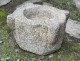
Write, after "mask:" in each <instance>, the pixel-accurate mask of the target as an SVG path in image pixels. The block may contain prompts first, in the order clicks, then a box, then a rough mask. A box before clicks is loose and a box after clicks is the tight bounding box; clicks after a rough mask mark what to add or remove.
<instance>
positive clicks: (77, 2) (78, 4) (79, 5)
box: [73, 0, 80, 11]
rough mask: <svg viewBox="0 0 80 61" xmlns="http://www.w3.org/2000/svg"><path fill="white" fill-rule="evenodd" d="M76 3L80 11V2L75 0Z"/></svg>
mask: <svg viewBox="0 0 80 61" xmlns="http://www.w3.org/2000/svg"><path fill="white" fill-rule="evenodd" d="M73 1H74V3H75V5H76V7H77V8H78V9H79V11H80V0H73Z"/></svg>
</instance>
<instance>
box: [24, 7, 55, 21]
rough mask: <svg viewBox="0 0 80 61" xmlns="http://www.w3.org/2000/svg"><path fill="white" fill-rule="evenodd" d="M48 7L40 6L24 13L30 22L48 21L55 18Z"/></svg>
mask: <svg viewBox="0 0 80 61" xmlns="http://www.w3.org/2000/svg"><path fill="white" fill-rule="evenodd" d="M45 8H46V7H42V6H38V7H33V8H29V9H25V10H24V11H23V14H24V16H25V17H26V18H27V19H30V20H48V19H51V18H53V17H54V15H53V13H52V11H50V10H48V9H45Z"/></svg>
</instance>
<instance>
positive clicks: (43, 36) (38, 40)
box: [7, 3, 69, 55]
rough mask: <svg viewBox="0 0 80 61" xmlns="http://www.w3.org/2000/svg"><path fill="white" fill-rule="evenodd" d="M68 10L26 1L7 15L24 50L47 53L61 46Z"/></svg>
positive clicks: (18, 42) (41, 53) (8, 22)
mask: <svg viewBox="0 0 80 61" xmlns="http://www.w3.org/2000/svg"><path fill="white" fill-rule="evenodd" d="M68 13H69V12H68V11H65V10H60V9H57V8H55V7H51V6H46V5H36V4H32V3H24V4H22V5H20V6H18V7H17V9H16V10H15V11H14V12H13V13H12V14H10V15H8V17H7V24H8V26H9V27H10V28H11V29H14V31H15V33H14V36H15V39H16V42H17V44H18V45H19V46H20V47H21V48H22V49H24V50H26V51H30V52H32V53H36V54H39V55H46V54H49V53H51V52H54V51H56V50H58V49H59V48H60V47H61V44H62V40H63V37H64V31H65V25H66V15H68Z"/></svg>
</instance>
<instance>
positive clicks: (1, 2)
mask: <svg viewBox="0 0 80 61" xmlns="http://www.w3.org/2000/svg"><path fill="white" fill-rule="evenodd" d="M10 1H11V0H0V6H2V5H6V4H7V3H9V2H10Z"/></svg>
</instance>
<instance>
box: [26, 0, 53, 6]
mask: <svg viewBox="0 0 80 61" xmlns="http://www.w3.org/2000/svg"><path fill="white" fill-rule="evenodd" d="M26 2H29V3H33V4H40V5H48V6H53V5H52V4H50V3H47V2H42V0H28V1H26Z"/></svg>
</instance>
